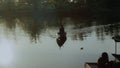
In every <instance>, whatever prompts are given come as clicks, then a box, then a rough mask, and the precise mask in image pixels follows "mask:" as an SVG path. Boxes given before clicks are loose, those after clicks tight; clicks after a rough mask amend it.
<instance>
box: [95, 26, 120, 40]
mask: <svg viewBox="0 0 120 68" xmlns="http://www.w3.org/2000/svg"><path fill="white" fill-rule="evenodd" d="M119 26H120V24H109V25H105V26H102V27H97V28H96V34H97V37H98V39H101V40H104V38H105V36H106V35H107V36H113V35H119V32H120V27H119Z"/></svg>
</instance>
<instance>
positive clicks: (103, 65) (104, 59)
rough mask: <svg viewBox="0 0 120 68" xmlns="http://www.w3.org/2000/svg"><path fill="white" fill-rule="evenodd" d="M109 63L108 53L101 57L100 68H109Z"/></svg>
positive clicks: (99, 60)
mask: <svg viewBox="0 0 120 68" xmlns="http://www.w3.org/2000/svg"><path fill="white" fill-rule="evenodd" d="M108 63H109V58H108V54H107V53H106V52H103V53H102V55H101V57H100V58H99V59H98V68H107V65H108Z"/></svg>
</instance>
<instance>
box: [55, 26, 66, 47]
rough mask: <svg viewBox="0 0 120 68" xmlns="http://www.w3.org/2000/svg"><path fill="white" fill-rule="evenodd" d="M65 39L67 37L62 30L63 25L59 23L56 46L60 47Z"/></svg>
mask: <svg viewBox="0 0 120 68" xmlns="http://www.w3.org/2000/svg"><path fill="white" fill-rule="evenodd" d="M66 39H67V37H66V32H65V31H64V27H63V25H61V26H60V28H59V32H58V38H57V39H56V40H57V44H58V46H59V47H60V48H61V47H62V46H63V44H64V43H65V41H66Z"/></svg>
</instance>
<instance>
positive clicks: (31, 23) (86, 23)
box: [0, 14, 120, 45]
mask: <svg viewBox="0 0 120 68" xmlns="http://www.w3.org/2000/svg"><path fill="white" fill-rule="evenodd" d="M1 21H2V22H0V23H4V24H5V25H6V27H7V28H8V29H9V30H10V31H15V29H16V28H17V27H20V28H22V30H24V32H25V33H26V34H28V36H29V37H30V40H31V41H33V42H37V41H38V40H39V39H40V35H41V34H42V33H45V32H46V31H47V29H51V28H52V29H57V28H58V27H59V25H60V24H61V23H63V25H66V26H65V27H69V26H70V27H69V29H66V30H67V31H68V33H69V34H68V36H70V37H71V39H73V40H78V39H79V40H82V41H83V40H85V39H86V38H87V37H88V36H90V35H91V33H92V32H93V31H94V30H95V31H96V37H97V38H98V39H100V40H104V37H105V36H106V35H107V36H108V35H109V36H113V35H114V34H119V32H120V29H119V28H120V27H119V26H120V24H119V23H114V22H113V23H111V22H110V23H109V22H106V23H100V22H101V20H100V21H99V20H98V19H94V18H93V17H90V16H89V17H81V16H70V17H64V16H59V15H57V14H53V15H42V16H40V15H31V14H30V15H4V16H1ZM16 26H17V27H16ZM70 30H72V31H70ZM53 35H54V36H55V34H53ZM60 36H61V35H60ZM64 39H65V37H64ZM64 41H65V40H64ZM60 45H62V44H60Z"/></svg>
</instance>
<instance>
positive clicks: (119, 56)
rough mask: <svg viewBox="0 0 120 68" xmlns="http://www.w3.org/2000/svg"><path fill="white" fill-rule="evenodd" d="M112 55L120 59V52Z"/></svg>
mask: <svg viewBox="0 0 120 68" xmlns="http://www.w3.org/2000/svg"><path fill="white" fill-rule="evenodd" d="M112 55H113V56H114V57H115V58H116V59H118V60H119V61H120V54H112Z"/></svg>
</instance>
